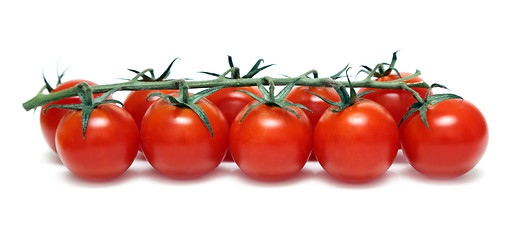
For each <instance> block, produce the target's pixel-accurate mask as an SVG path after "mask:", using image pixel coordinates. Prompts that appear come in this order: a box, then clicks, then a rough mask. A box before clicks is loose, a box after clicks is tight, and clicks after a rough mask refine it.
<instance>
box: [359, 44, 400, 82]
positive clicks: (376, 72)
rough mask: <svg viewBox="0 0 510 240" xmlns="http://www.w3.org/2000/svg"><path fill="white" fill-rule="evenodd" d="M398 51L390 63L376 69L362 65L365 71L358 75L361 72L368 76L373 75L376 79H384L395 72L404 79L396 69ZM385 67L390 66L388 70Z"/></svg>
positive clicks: (382, 64)
mask: <svg viewBox="0 0 510 240" xmlns="http://www.w3.org/2000/svg"><path fill="white" fill-rule="evenodd" d="M397 52H398V50H397V51H395V52H394V53H393V57H392V58H391V62H390V63H384V62H383V63H379V64H377V65H376V66H375V68H373V69H372V68H370V67H368V66H366V65H361V67H362V68H363V69H361V70H360V71H359V72H358V74H359V73H360V72H364V73H367V74H372V75H373V76H374V77H376V78H381V77H384V76H388V75H390V74H391V72H392V71H395V73H397V75H398V76H399V77H400V78H402V76H401V75H400V72H399V71H398V70H397V69H396V68H395V64H396V63H397ZM384 66H388V68H385V67H384Z"/></svg>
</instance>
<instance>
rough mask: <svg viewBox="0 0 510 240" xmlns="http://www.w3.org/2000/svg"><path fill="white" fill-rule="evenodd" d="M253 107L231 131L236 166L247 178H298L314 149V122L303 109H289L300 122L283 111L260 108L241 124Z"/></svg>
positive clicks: (238, 120)
mask: <svg viewBox="0 0 510 240" xmlns="http://www.w3.org/2000/svg"><path fill="white" fill-rule="evenodd" d="M252 104H256V103H252ZM252 104H250V105H247V106H246V107H245V108H244V109H243V110H242V111H241V112H240V113H239V115H237V117H236V118H235V120H234V122H233V123H232V126H231V128H230V138H229V140H230V141H229V142H230V151H231V153H232V157H233V158H234V161H235V163H236V164H237V165H238V166H239V168H240V169H241V170H242V171H243V172H244V173H246V174H247V175H249V176H251V177H253V178H256V179H260V180H265V181H276V180H283V179H286V178H289V177H291V176H293V175H295V174H297V173H298V172H299V171H300V170H301V169H302V168H303V166H304V165H305V163H306V162H307V160H308V157H309V156H310V151H311V149H312V138H311V137H312V126H311V123H310V120H309V119H308V117H307V116H306V114H305V113H304V112H303V111H302V110H301V109H300V108H296V107H289V108H290V109H292V110H294V111H295V112H296V113H297V114H298V116H299V118H298V117H296V115H294V114H292V113H291V112H289V111H287V110H285V109H283V108H280V107H276V106H268V105H265V104H260V105H258V106H256V107H254V108H253V109H252V110H251V111H250V112H248V114H247V115H246V117H245V118H244V119H243V121H242V122H240V121H241V119H242V117H243V115H244V113H245V112H246V111H247V110H248V108H249V107H250V106H251V105H252ZM239 122H240V123H239Z"/></svg>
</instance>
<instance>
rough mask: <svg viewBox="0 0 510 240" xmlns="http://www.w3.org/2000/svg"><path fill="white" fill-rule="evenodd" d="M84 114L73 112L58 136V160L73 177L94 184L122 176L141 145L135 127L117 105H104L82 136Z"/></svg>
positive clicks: (131, 119)
mask: <svg viewBox="0 0 510 240" xmlns="http://www.w3.org/2000/svg"><path fill="white" fill-rule="evenodd" d="M81 114H82V113H81V111H77V110H71V111H70V112H68V113H67V114H66V115H65V116H64V118H63V119H62V121H61V122H60V124H59V126H58V128H57V132H56V146H57V151H58V154H59V157H60V159H61V161H62V163H63V164H64V166H66V167H67V168H68V169H69V170H70V171H71V172H72V173H73V174H74V175H76V176H78V177H80V178H83V179H86V180H91V181H106V180H110V179H113V178H116V177H118V176H120V175H121V174H122V173H124V172H125V171H126V170H127V169H128V168H129V167H130V166H131V164H132V163H133V161H134V159H135V157H136V155H137V153H138V145H139V135H138V129H137V127H136V123H135V121H134V120H133V118H132V117H131V115H129V113H128V112H127V111H125V110H124V109H123V108H121V107H119V106H117V105H115V104H111V103H108V104H101V105H99V106H97V107H96V108H95V109H94V110H92V113H91V115H90V120H89V122H88V125H87V129H86V132H85V138H84V137H83V132H82V115H81Z"/></svg>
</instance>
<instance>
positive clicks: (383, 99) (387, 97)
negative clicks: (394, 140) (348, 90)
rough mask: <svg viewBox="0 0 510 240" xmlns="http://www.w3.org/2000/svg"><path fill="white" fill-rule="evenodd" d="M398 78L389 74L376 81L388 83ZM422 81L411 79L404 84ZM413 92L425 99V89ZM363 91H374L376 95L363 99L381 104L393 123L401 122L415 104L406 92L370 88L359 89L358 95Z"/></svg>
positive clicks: (416, 78) (410, 95) (416, 89)
mask: <svg viewBox="0 0 510 240" xmlns="http://www.w3.org/2000/svg"><path fill="white" fill-rule="evenodd" d="M400 75H401V76H402V77H403V78H404V77H408V76H410V75H411V73H407V72H403V73H400ZM399 78H400V77H399V76H398V75H397V74H390V75H388V76H384V77H380V78H378V79H376V81H379V82H388V81H393V80H396V79H399ZM422 81H423V79H421V78H420V77H415V78H411V79H409V80H407V81H405V82H406V83H417V82H422ZM413 90H415V91H417V92H418V93H419V94H420V96H421V97H422V98H425V95H426V94H427V90H428V89H426V88H413ZM365 91H376V93H370V94H367V95H365V96H363V98H365V99H370V100H372V101H374V102H376V103H379V104H381V105H382V106H383V107H385V108H386V109H387V110H388V111H389V112H390V114H391V116H392V117H393V119H394V120H395V123H396V124H398V123H400V120H402V117H404V115H405V114H406V113H407V111H408V109H409V106H411V104H413V103H415V102H416V99H415V98H414V97H413V95H412V94H411V93H410V92H408V91H406V90H401V89H371V88H360V89H359V91H358V93H361V92H365Z"/></svg>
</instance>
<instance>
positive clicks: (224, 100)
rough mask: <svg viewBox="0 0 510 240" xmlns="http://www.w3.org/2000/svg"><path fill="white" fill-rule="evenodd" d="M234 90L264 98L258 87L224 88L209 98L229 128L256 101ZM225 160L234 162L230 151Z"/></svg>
mask: <svg viewBox="0 0 510 240" xmlns="http://www.w3.org/2000/svg"><path fill="white" fill-rule="evenodd" d="M234 90H245V91H248V92H251V93H253V94H255V95H257V96H259V97H261V96H262V94H260V91H259V89H258V88H257V87H238V88H223V89H220V90H218V91H217V92H215V93H213V94H211V95H209V96H207V97H206V98H207V99H208V100H209V101H211V102H212V103H214V105H216V106H217V107H218V108H219V109H220V110H221V112H222V113H223V115H224V116H225V118H226V119H227V122H228V126H229V127H230V125H232V122H233V121H234V118H235V117H236V116H237V114H239V112H240V111H241V110H242V109H243V108H244V106H246V105H248V104H249V103H251V102H253V101H254V99H253V98H252V97H250V96H248V95H247V94H245V93H242V92H238V91H234ZM224 160H225V161H232V155H231V154H230V151H227V154H226V157H225V159H224Z"/></svg>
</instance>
